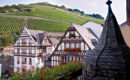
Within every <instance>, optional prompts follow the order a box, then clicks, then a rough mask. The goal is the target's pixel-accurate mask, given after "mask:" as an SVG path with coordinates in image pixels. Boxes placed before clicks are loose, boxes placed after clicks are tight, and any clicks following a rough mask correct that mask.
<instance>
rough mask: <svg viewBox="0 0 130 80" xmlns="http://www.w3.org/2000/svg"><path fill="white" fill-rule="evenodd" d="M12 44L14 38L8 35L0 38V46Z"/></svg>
mask: <svg viewBox="0 0 130 80" xmlns="http://www.w3.org/2000/svg"><path fill="white" fill-rule="evenodd" d="M13 43H14V38H13V37H12V35H10V34H9V33H8V34H7V33H5V34H3V36H2V37H1V38H0V46H1V47H6V46H9V45H11V44H13Z"/></svg>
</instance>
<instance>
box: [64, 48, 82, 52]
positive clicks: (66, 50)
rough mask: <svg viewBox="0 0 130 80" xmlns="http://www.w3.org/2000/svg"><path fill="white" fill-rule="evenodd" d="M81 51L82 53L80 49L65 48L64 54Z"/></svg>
mask: <svg viewBox="0 0 130 80" xmlns="http://www.w3.org/2000/svg"><path fill="white" fill-rule="evenodd" d="M80 51H81V50H80V48H71V49H69V48H65V49H64V52H80Z"/></svg>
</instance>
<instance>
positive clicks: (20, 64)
mask: <svg viewBox="0 0 130 80" xmlns="http://www.w3.org/2000/svg"><path fill="white" fill-rule="evenodd" d="M54 46H55V45H53V44H52V41H51V40H50V39H49V37H48V36H47V34H46V32H43V31H38V30H31V29H27V28H26V27H25V28H24V30H23V31H22V33H21V34H20V36H19V38H18V39H17V41H16V43H15V49H14V53H15V54H14V71H19V72H22V71H23V70H29V69H31V68H34V69H35V68H41V67H44V57H45V56H46V54H51V53H52V52H53V51H54Z"/></svg>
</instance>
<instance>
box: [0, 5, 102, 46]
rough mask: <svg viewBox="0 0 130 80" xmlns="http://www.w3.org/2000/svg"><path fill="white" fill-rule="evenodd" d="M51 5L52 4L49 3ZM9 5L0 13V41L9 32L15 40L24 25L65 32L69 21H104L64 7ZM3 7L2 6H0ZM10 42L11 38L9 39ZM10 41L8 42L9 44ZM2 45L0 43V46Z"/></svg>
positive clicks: (1, 41) (36, 28)
mask: <svg viewBox="0 0 130 80" xmlns="http://www.w3.org/2000/svg"><path fill="white" fill-rule="evenodd" d="M49 6H52V5H49ZM18 7H19V6H13V7H12V6H11V7H9V9H10V10H8V9H6V10H7V11H6V12H3V13H0V43H3V40H5V39H3V36H5V35H7V34H10V35H9V36H11V37H12V38H10V39H13V41H14V42H15V40H16V39H17V37H18V35H19V34H20V33H21V30H22V29H23V28H24V27H27V28H29V29H35V30H44V31H54V32H65V31H66V30H67V28H68V27H69V25H70V23H76V24H79V25H81V24H83V23H85V22H87V21H94V22H97V23H101V24H103V23H104V20H101V19H96V18H93V17H89V16H81V15H79V14H75V13H73V12H69V11H66V9H62V8H59V9H57V7H56V8H54V7H55V6H52V7H53V8H52V7H44V6H39V5H20V8H18ZM1 9H4V8H1ZM17 9H18V10H17ZM11 43H12V40H11ZM11 43H10V44H11ZM2 46H4V43H3V44H0V47H2Z"/></svg>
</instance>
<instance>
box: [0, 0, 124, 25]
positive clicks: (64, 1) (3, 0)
mask: <svg viewBox="0 0 130 80" xmlns="http://www.w3.org/2000/svg"><path fill="white" fill-rule="evenodd" d="M106 1H107V0H0V6H5V5H12V4H30V3H37V2H49V3H51V4H55V5H64V6H65V7H67V8H73V9H75V8H77V9H80V10H82V11H84V12H86V13H87V14H93V13H98V14H101V15H102V16H103V17H106V15H107V11H108V9H107V5H106ZM112 2H113V3H112V9H113V12H114V14H115V16H116V18H117V21H118V23H119V24H122V23H123V22H125V21H126V0H112Z"/></svg>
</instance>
